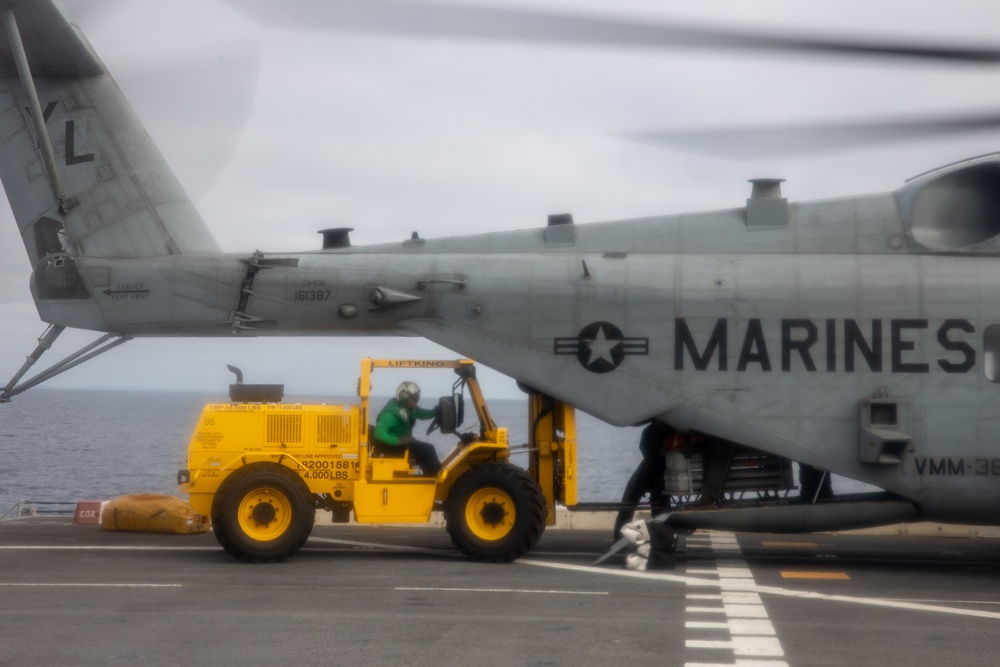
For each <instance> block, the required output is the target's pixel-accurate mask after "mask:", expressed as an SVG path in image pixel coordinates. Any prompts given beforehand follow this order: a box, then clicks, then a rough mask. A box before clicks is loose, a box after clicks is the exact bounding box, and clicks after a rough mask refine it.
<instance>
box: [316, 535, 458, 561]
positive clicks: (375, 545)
mask: <svg viewBox="0 0 1000 667" xmlns="http://www.w3.org/2000/svg"><path fill="white" fill-rule="evenodd" d="M309 542H320V543H323V544H340V545H343V546H347V547H365V548H368V549H384V550H386V551H411V552H416V553H427V554H445V555H448V556H455V557H462V558H465V556H464V555H463V554H460V553H458V552H455V551H452V550H451V549H431V548H428V547H411V546H407V545H405V544H403V545H400V544H383V543H381V542H359V541H357V540H338V539H334V538H332V537H310V538H309ZM309 542H307V543H306V545H307V546H308V544H309Z"/></svg>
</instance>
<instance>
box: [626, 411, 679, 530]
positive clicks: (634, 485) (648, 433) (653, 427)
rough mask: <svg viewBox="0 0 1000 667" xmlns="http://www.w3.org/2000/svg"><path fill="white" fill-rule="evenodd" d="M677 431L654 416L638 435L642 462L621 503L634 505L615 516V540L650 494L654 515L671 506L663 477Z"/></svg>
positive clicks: (627, 485) (633, 475) (631, 478)
mask: <svg viewBox="0 0 1000 667" xmlns="http://www.w3.org/2000/svg"><path fill="white" fill-rule="evenodd" d="M676 434H677V432H676V431H675V430H674V429H672V428H670V427H669V426H667V425H666V424H664V423H662V422H658V421H656V420H655V419H654V420H653V421H651V422H650V423H649V426H647V427H646V428H644V429H643V430H642V436H641V437H640V438H639V451H640V452H642V461H640V462H639V467H637V468H636V469H635V472H634V473H632V477H630V478H629V480H628V484H626V485H625V492H624V493H623V494H622V503H628V504H630V505H631V507H630V508H628V509H622V510H620V511H619V512H618V517H617V518H616V519H615V539H618V538H619V537H621V530H622V526H624V525H625V524H627V523H628V522H630V521H631V520H632V518H633V517H634V516H635V507H636V506H637V505H638V504H639V501H640V500H642V497H643V496H645V495H646V494H647V493H648V494H649V505H650V509H651V510H652V513H653V516H656V515H657V514H661V513H663V512H665V511H667V510H668V509H670V496H669V495H668V494H667V492H666V488H665V479H664V476H665V475H666V471H667V451H669V449H670V444H671V442H672V441H673V438H674V436H675V435H676Z"/></svg>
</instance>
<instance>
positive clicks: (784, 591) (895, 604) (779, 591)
mask: <svg viewBox="0 0 1000 667" xmlns="http://www.w3.org/2000/svg"><path fill="white" fill-rule="evenodd" d="M514 563H515V564H520V565H529V566H534V567H549V568H553V569H557V570H568V571H573V572H589V573H591V574H600V575H604V576H614V577H628V578H633V579H646V580H659V581H669V582H673V583H679V584H688V585H691V586H705V587H713V588H721V587H722V582H720V581H718V580H715V581H713V580H710V579H700V578H698V577H685V576H682V575H671V574H656V573H652V572H640V571H638V570H612V569H609V568H603V567H593V566H591V565H574V564H572V563H552V562H547V561H536V560H531V559H528V558H521V559H518V560H516V561H514ZM745 591H746V592H754V593H762V594H764V595H777V596H781V597H789V598H799V599H803V600H830V601H834V602H845V603H848V604H859V605H864V606H869V607H886V608H889V609H907V610H910V611H925V612H927V611H929V612H935V613H940V614H953V615H956V616H971V617H974V618H992V619H997V620H1000V612H992V611H983V610H979V609H962V608H959V607H946V606H943V605H937V604H922V603H919V602H909V601H905V600H894V599H887V598H861V597H854V596H850V595H831V594H829V593H818V592H814V591H797V590H794V589H790V588H779V587H777V586H757V585H753V586H747V587H746V589H745Z"/></svg>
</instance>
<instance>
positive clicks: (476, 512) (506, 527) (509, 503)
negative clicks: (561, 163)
mask: <svg viewBox="0 0 1000 667" xmlns="http://www.w3.org/2000/svg"><path fill="white" fill-rule="evenodd" d="M445 518H446V519H447V523H448V534H449V535H450V536H451V541H452V542H454V544H455V546H456V547H458V548H459V549H460V550H461V551H462V552H463V553H464V554H466V555H467V556H469V557H470V558H472V559H474V560H479V561H486V562H490V563H507V562H510V561H512V560H514V559H516V558H519V557H521V556H523V555H524V554H526V553H527V552H528V551H529V550H530V549H531V548H532V547H533V546H535V543H537V542H538V539H539V538H540V537H541V536H542V531H543V530H545V499H544V497H543V496H542V491H541V489H540V488H538V484H537V483H536V482H535V480H533V479H532V478H531V477H530V476H529V475H528V473H526V472H525V471H524V470H522V469H520V468H517V467H515V466H512V465H509V464H506V463H496V462H492V461H491V462H487V463H480V464H478V465H476V466H473V467H472V468H470V469H469V470H468V471H467V472H466V473H465V474H463V475H462V476H461V477H459V478H458V480H457V481H456V482H455V485H454V486H453V487H452V488H451V492H450V493H449V494H448V499H447V501H446V503H445Z"/></svg>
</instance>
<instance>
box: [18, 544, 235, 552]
mask: <svg viewBox="0 0 1000 667" xmlns="http://www.w3.org/2000/svg"><path fill="white" fill-rule="evenodd" d="M221 548H222V547H120V546H99V545H86V544H79V545H75V546H69V545H61V546H55V545H53V546H29V545H24V546H21V545H16V544H12V545H4V546H0V551H218V550H219V549H221Z"/></svg>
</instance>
